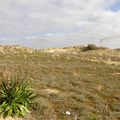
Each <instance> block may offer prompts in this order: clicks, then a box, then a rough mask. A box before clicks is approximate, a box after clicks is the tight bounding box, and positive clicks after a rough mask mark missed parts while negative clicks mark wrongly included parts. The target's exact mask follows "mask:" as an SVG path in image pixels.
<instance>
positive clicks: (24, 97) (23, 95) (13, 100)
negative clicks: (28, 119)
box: [0, 80, 36, 117]
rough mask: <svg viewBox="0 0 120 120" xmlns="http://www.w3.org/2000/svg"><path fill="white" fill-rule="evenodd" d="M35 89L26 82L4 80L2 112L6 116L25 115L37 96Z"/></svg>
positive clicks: (1, 89)
mask: <svg viewBox="0 0 120 120" xmlns="http://www.w3.org/2000/svg"><path fill="white" fill-rule="evenodd" d="M35 96H36V95H35V94H34V93H33V89H31V87H30V86H28V85H27V83H25V82H21V81H15V80H11V81H9V82H6V81H2V83H1V85H0V114H1V115H3V116H4V117H7V116H12V117H24V116H25V115H26V114H27V113H29V110H28V109H29V105H30V104H31V103H32V102H33V99H34V98H35Z"/></svg>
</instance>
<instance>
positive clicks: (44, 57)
mask: <svg viewBox="0 0 120 120" xmlns="http://www.w3.org/2000/svg"><path fill="white" fill-rule="evenodd" d="M84 48H85V47H84V46H74V47H66V48H64V49H62V48H59V49H58V48H55V49H49V50H46V49H45V50H36V49H29V48H24V47H22V48H21V47H18V46H17V48H16V46H7V47H6V48H4V46H1V47H0V49H1V50H0V76H1V81H2V78H3V77H4V78H5V79H8V78H9V77H8V75H9V74H10V73H14V74H19V75H20V76H22V77H24V76H25V75H26V77H27V79H26V80H27V82H28V83H29V85H30V86H32V88H33V89H34V90H35V91H34V92H35V93H37V98H36V99H35V101H34V103H33V104H31V105H30V108H29V107H28V108H29V110H30V111H31V112H30V113H28V114H26V115H25V117H24V118H22V119H25V120H76V119H77V120H119V119H120V51H119V50H112V49H108V48H104V49H101V48H99V49H94V50H87V51H83V49H84ZM11 51H12V52H11ZM22 79H23V78H22ZM68 113H69V114H68Z"/></svg>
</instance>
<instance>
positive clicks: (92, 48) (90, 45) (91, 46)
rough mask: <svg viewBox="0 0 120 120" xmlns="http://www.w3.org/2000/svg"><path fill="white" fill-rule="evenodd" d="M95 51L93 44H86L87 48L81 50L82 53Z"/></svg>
mask: <svg viewBox="0 0 120 120" xmlns="http://www.w3.org/2000/svg"><path fill="white" fill-rule="evenodd" d="M96 49H98V48H97V46H96V45H94V44H88V46H87V47H85V48H84V49H83V50H84V51H88V50H96Z"/></svg>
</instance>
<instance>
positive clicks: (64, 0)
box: [0, 0, 120, 48]
mask: <svg viewBox="0 0 120 120" xmlns="http://www.w3.org/2000/svg"><path fill="white" fill-rule="evenodd" d="M112 36H115V37H112ZM116 36H117V37H116ZM103 38H106V39H104V41H103V46H107V47H111V48H120V0H0V44H7V45H13V44H14V45H15V44H16V45H24V46H28V47H33V48H49V47H65V46H72V45H86V44H89V43H92V44H96V45H98V46H99V45H100V39H103Z"/></svg>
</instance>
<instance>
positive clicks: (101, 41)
mask: <svg viewBox="0 0 120 120" xmlns="http://www.w3.org/2000/svg"><path fill="white" fill-rule="evenodd" d="M119 37H120V35H114V36H109V37H104V38H101V39H100V44H101V47H103V41H104V40H107V39H111V38H119Z"/></svg>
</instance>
